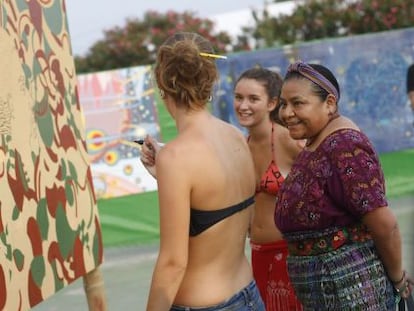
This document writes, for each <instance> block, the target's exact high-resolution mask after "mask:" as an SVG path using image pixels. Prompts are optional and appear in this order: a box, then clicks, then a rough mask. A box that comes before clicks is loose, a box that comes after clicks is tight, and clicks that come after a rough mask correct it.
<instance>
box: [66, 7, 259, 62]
mask: <svg viewBox="0 0 414 311" xmlns="http://www.w3.org/2000/svg"><path fill="white" fill-rule="evenodd" d="M264 3H265V0H237V1H225V0H205V1H202V0H174V1H171V0H117V1H109V0H66V1H65V5H66V12H67V18H68V25H69V33H70V36H71V42H72V50H73V54H74V55H84V54H85V53H86V52H87V51H88V49H89V47H91V46H92V45H93V44H94V43H95V42H96V41H98V40H99V39H102V38H103V36H104V34H103V31H104V30H107V29H110V28H113V27H115V26H120V27H122V26H124V25H125V21H126V19H127V18H142V17H143V15H144V13H145V12H147V11H149V10H154V11H158V12H160V13H165V12H166V11H168V10H174V11H176V12H184V11H191V12H194V13H195V14H196V15H197V16H198V17H201V18H211V17H212V16H214V15H217V14H222V13H228V12H233V11H237V10H242V9H246V10H249V11H250V10H251V9H258V8H261V7H263V5H264Z"/></svg>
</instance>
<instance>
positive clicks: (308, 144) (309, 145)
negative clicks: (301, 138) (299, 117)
mask: <svg viewBox="0 0 414 311" xmlns="http://www.w3.org/2000/svg"><path fill="white" fill-rule="evenodd" d="M339 117H340V115H339V114H338V113H335V114H334V115H332V117H331V118H330V119H329V120H328V122H327V123H326V124H325V125H324V126H323V127H322V129H321V130H320V131H319V132H318V133H317V134H316V135H314V136H312V137H309V138H308V139H307V140H306V143H305V148H308V149H312V147H315V143H316V142H317V141H319V139H320V138H321V134H322V133H323V132H324V131H325V130H326V128H327V127H328V125H329V124H331V122H332V121H333V120H335V119H338V118H339Z"/></svg>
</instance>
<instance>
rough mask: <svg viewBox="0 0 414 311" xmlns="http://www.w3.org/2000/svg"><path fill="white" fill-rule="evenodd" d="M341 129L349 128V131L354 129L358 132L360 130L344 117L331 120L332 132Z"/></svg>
mask: <svg viewBox="0 0 414 311" xmlns="http://www.w3.org/2000/svg"><path fill="white" fill-rule="evenodd" d="M342 128H349V129H354V130H357V131H359V130H360V128H359V127H358V125H356V124H355V122H354V121H352V120H351V119H349V118H347V117H344V116H340V117H339V118H337V119H335V120H333V122H332V130H333V131H335V130H339V129H342Z"/></svg>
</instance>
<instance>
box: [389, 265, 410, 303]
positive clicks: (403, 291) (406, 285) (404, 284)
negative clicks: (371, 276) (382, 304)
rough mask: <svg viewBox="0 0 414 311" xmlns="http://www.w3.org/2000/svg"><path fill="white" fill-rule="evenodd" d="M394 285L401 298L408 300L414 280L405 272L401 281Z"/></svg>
mask: <svg viewBox="0 0 414 311" xmlns="http://www.w3.org/2000/svg"><path fill="white" fill-rule="evenodd" d="M393 285H394V288H395V290H396V292H397V293H398V294H399V295H400V296H401V298H403V299H407V298H408V297H409V296H410V295H411V292H412V290H413V286H414V280H413V279H412V278H411V277H410V276H408V275H407V272H406V271H404V272H403V276H402V278H401V280H399V281H397V282H393Z"/></svg>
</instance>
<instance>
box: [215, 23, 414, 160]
mask: <svg viewBox="0 0 414 311" xmlns="http://www.w3.org/2000/svg"><path fill="white" fill-rule="evenodd" d="M297 59H301V60H303V61H306V62H315V63H321V64H323V65H325V66H327V67H328V68H330V69H331V70H332V71H333V72H334V74H335V75H336V77H337V79H338V82H339V84H340V87H341V99H340V102H339V106H340V110H341V113H342V114H343V115H346V116H348V117H350V118H351V119H353V120H354V121H355V122H356V123H357V124H358V125H359V126H360V127H361V128H362V130H364V131H365V133H366V134H367V135H368V136H369V137H370V139H371V140H372V141H373V143H374V145H375V147H376V149H377V150H378V151H379V152H389V151H395V150H402V149H407V148H413V147H414V127H413V120H414V118H413V113H412V111H411V109H410V108H409V102H408V98H407V95H406V81H405V79H406V71H407V68H408V66H409V65H410V64H411V63H413V62H414V28H409V29H405V30H399V31H388V32H384V33H377V34H370V35H362V36H355V37H349V38H343V39H335V40H324V41H320V42H313V43H307V44H300V45H296V46H287V47H285V48H278V49H267V50H262V51H255V52H251V53H241V54H234V55H229V56H228V60H227V61H226V62H222V61H220V62H218V63H217V64H218V66H219V68H220V73H221V82H220V85H219V87H218V89H217V91H216V92H215V95H214V96H213V111H214V113H215V114H216V115H217V116H219V117H220V118H222V119H224V120H226V121H228V122H231V123H233V124H235V125H237V119H236V117H235V115H234V113H233V107H232V100H233V99H232V90H233V87H234V82H235V80H236V79H237V77H238V76H239V75H240V74H241V73H242V72H243V71H244V70H246V69H248V68H249V67H252V66H255V65H261V66H264V67H270V68H273V69H274V70H276V71H278V72H279V73H281V74H282V75H284V74H285V71H286V69H287V66H288V65H289V63H291V62H293V61H295V60H297Z"/></svg>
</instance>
